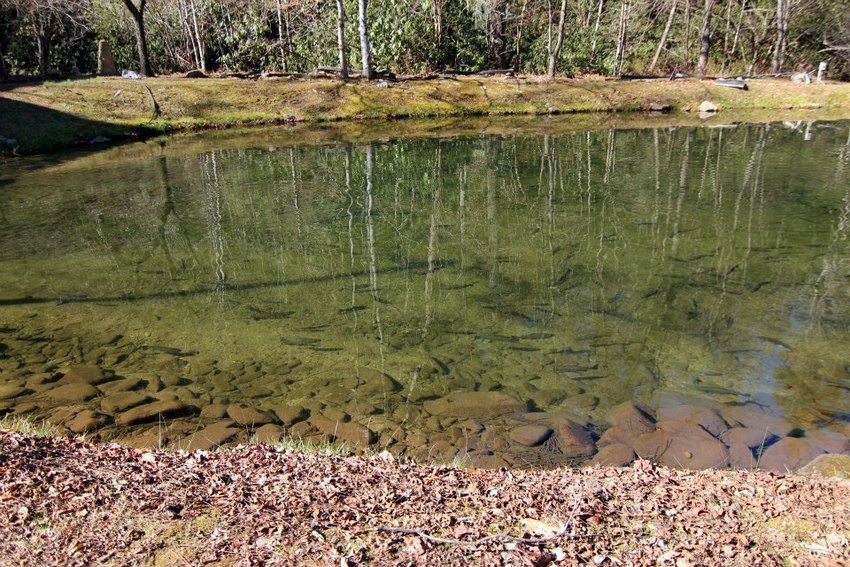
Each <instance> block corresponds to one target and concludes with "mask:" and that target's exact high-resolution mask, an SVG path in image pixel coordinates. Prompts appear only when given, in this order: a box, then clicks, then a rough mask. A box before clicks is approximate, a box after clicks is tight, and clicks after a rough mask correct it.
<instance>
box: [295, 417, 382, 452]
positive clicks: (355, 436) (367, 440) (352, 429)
mask: <svg viewBox="0 0 850 567" xmlns="http://www.w3.org/2000/svg"><path fill="white" fill-rule="evenodd" d="M309 423H310V424H311V425H313V426H314V427H315V428H316V429H318V430H319V432H320V433H322V435H325V436H327V437H331V438H333V439H337V440H339V441H343V442H345V443H348V444H349V445H353V446H354V447H358V448H363V447H366V446H367V445H370V444H371V443H374V442H375V438H376V435H375V432H374V431H372V430H371V429H369V428H368V427H365V426H363V425H360V424H359V423H354V422H349V423H340V422H338V421H333V420H331V419H328V418H326V417H324V416H321V415H316V416H313V417H311V418H310V421H309Z"/></svg>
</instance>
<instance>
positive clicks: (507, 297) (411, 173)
mask: <svg viewBox="0 0 850 567" xmlns="http://www.w3.org/2000/svg"><path fill="white" fill-rule="evenodd" d="M806 131H808V132H809V134H810V135H809V136H803V135H801V133H800V130H799V129H798V128H797V127H796V126H795V128H794V129H790V128H785V127H783V126H782V125H753V126H740V127H737V128H709V129H695V128H682V129H675V128H665V129H654V130H642V131H628V130H621V131H617V130H610V131H604V132H582V133H578V134H572V135H563V136H553V135H543V136H524V135H516V136H502V137H496V136H478V137H463V138H456V139H452V138H446V139H436V140H419V141H404V142H401V141H390V142H383V143H374V142H373V143H368V144H365V145H350V144H342V145H337V146H323V147H292V148H277V147H274V146H270V147H267V148H236V149H224V150H210V151H204V152H201V153H199V154H197V155H188V156H185V155H171V154H170V153H169V147H168V145H167V144H166V145H164V147H163V148H162V151H161V153H160V155H158V156H156V157H155V158H154V159H150V160H147V159H139V160H133V161H124V162H121V163H104V164H99V165H93V166H91V167H87V166H86V165H85V158H83V159H82V160H81V162H80V163H75V162H71V163H70V164H65V165H63V166H62V167H59V168H55V169H50V168H47V169H43V170H37V171H31V172H25V173H22V174H21V175H19V176H18V177H16V178H15V179H14V180H13V182H12V183H11V184H8V185H6V186H5V187H4V189H3V192H2V193H1V194H0V211H2V216H3V219H4V224H3V227H2V228H0V242H2V243H3V246H2V250H0V268H1V269H0V310H2V314H3V321H4V331H3V335H0V339H2V341H3V343H4V344H6V345H7V352H8V353H9V354H7V355H6V357H7V358H6V360H4V361H0V362H1V363H2V364H0V368H2V369H3V370H2V372H3V373H4V374H3V376H4V377H5V378H4V379H5V380H6V381H7V382H8V383H10V384H18V383H20V387H21V388H23V390H21V391H17V390H9V392H12V393H13V394H14V395H10V396H8V399H7V400H6V401H4V402H2V403H3V404H5V405H3V406H0V409H2V408H6V409H12V408H18V409H21V408H23V409H30V410H33V409H34V410H36V411H39V412H42V413H45V414H46V413H50V412H56V411H57V410H56V409H54V408H55V407H56V406H63V407H67V401H65V402H63V401H62V400H57V399H56V398H55V396H54V398H52V401H50V400H51V397H50V392H51V391H52V390H51V388H52V386H49V385H50V384H53V383H54V382H51V380H53V379H54V378H51V379H49V380H48V379H45V382H44V383H43V384H39V385H34V384H31V382H32V380H33V379H32V375H34V374H39V373H48V374H50V373H52V374H53V375H54V376H58V375H57V374H56V371H57V369H62V368H64V367H65V366H66V365H67V364H69V363H81V362H84V363H90V364H97V365H100V366H101V367H107V368H109V369H111V370H112V371H114V374H115V376H117V377H118V378H119V379H120V380H130V379H132V378H133V377H134V376H135V377H142V376H148V374H150V373H157V374H159V375H160V380H159V382H156V381H154V380H152V379H150V377H149V376H148V377H146V378H144V379H143V380H142V378H140V380H142V381H141V382H139V384H140V385H139V386H138V388H141V390H139V391H142V390H144V391H146V392H149V394H150V397H151V399H153V398H159V399H165V398H168V397H175V398H176V399H179V400H181V401H182V402H185V403H186V405H187V406H191V407H193V408H198V409H200V408H206V407H213V406H216V407H217V406H222V407H227V406H228V405H232V404H247V405H249V406H251V407H252V408H258V410H265V411H266V412H267V414H268V415H270V416H273V417H272V418H270V419H272V421H276V422H277V423H278V424H280V425H282V426H285V427H288V428H294V430H296V431H298V428H299V425H298V424H302V425H300V429H301V431H300V433H303V434H304V435H307V436H311V435H319V434H327V432H325V431H323V430H322V423H323V422H321V420H319V416H321V417H322V418H323V419H329V420H332V421H334V420H335V421H336V422H338V423H346V424H358V426H359V427H365V428H368V429H369V430H370V431H372V432H374V433H376V434H377V435H376V439H374V440H373V441H375V442H376V443H384V444H385V445H386V446H389V447H391V448H394V449H395V450H398V451H401V452H411V453H413V454H417V455H419V456H423V455H424V456H433V454H431V453H429V452H433V448H434V447H440V449H439V450H438V452H439V453H440V455H441V456H443V457H445V456H446V455H451V454H452V452H454V454H457V453H459V452H463V451H472V452H474V453H475V454H476V455H478V456H482V455H484V456H488V455H489V456H498V457H499V458H504V459H505V460H506V462H508V463H509V464H512V465H522V464H523V463H531V464H534V463H541V462H543V463H545V462H560V461H559V459H561V460H570V459H571V458H572V457H571V456H570V454H569V450H567V449H565V445H564V441H563V438H564V435H566V434H565V433H564V431H562V430H561V429H558V426H557V425H553V423H554V422H552V421H551V419H555V418H551V416H560V417H558V419H560V418H561V417H563V416H569V419H570V420H571V423H578V424H580V425H584V426H586V427H587V430H589V431H593V432H594V436H595V437H594V438H593V441H594V442H599V447H604V446H606V445H605V444H604V440H603V439H599V435H600V434H602V433H603V431H605V430H606V429H607V428H608V427H609V426H610V425H612V424H614V425H616V423H615V422H614V418H613V417H612V415H614V414H613V413H612V411H611V410H612V408H615V407H617V406H618V405H619V404H622V403H623V402H633V403H636V404H639V405H640V406H641V408H643V409H644V410H645V411H646V412H647V414H648V415H649V416H650V418H651V419H653V420H657V421H658V431H661V429H662V425H663V420H662V415H663V411H664V408H669V407H677V406H681V405H682V404H688V405H689V406H693V405H696V406H699V407H702V408H710V409H712V410H716V411H717V412H719V414H718V415H719V416H720V419H722V420H723V421H724V423H725V427H726V428H727V429H728V428H730V427H731V428H732V429H734V428H736V427H739V426H742V425H747V420H746V419H744V418H742V417H741V414H740V412H739V410H740V409H741V408H744V411H745V412H748V413H746V415H756V416H761V417H760V418H758V419H755V420H754V421H753V424H754V425H756V426H760V425H761V424H763V423H767V422H766V421H765V420H767V419H768V418H770V419H773V420H778V421H776V422H771V423H774V425H771V427H773V428H774V429H777V430H781V431H779V432H778V433H777V435H776V436H777V440H779V439H781V438H782V437H785V436H787V435H789V434H790V433H791V432H797V433H794V435H796V437H794V438H800V437H801V436H802V437H806V436H808V437H811V438H812V439H814V438H815V437H816V436H817V435H821V436H824V435H827V433H828V434H829V435H835V436H838V438H840V439H845V440H846V438H847V426H846V423H847V421H848V417H850V416H848V413H847V410H846V408H847V407H850V380H848V379H849V378H850V375H848V361H847V359H846V356H845V355H844V350H843V348H842V346H843V345H844V344H846V342H847V339H848V336H847V335H848V321H850V318H848V315H850V313H848V307H847V306H848V302H847V286H845V285H843V284H844V281H845V280H846V278H847V277H848V273H850V272H848V250H847V236H846V235H847V223H848V220H847V219H848V216H850V192H848V189H847V188H848V187H850V179H848V177H850V168H848V167H847V163H848V161H850V157H849V155H850V136H848V126H847V123H840V122H839V123H823V124H820V123H814V124H812V125H810V126H809V127H807V129H806ZM33 337H35V339H34V338H33ZM116 337H118V338H116ZM36 339H37V340H36ZM190 353H197V354H190ZM7 361H11V362H7ZM171 374H174V375H175V376H176V378H173V379H169V380H165V382H168V383H164V382H163V380H162V379H161V378H162V376H163V375H171ZM62 379H64V378H62ZM60 381H61V379H60ZM171 382H173V383H171ZM56 383H58V382H56ZM34 386H40V388H35V387H34ZM16 388H17V386H16ZM134 388H135V386H134ZM138 388H137V389H138ZM157 388H158V389H157ZM101 390H102V389H101ZM458 392H479V393H482V394H489V395H487V396H481V397H479V398H474V399H475V402H474V404H472V405H471V406H470V407H471V408H472V409H470V407H466V406H463V403H466V402H463V403H461V401H458V400H459V398H452V396H454V395H456V394H457V393H458ZM100 394H106V392H105V391H101V392H100ZM497 394H498V395H497ZM464 399H466V398H464ZM98 400H99V398H89V399H81V400H73V402H74V403H78V402H79V403H81V404H83V406H85V407H92V408H95V409H98V411H100V412H102V413H103V414H106V415H107V417H105V418H104V420H105V421H104V423H106V424H107V425H108V424H109V423H113V422H115V423H118V422H120V421H121V420H120V419H119V418H118V415H120V412H117V411H112V412H109V411H106V409H105V407H104V406H98V405H97V404H98V403H102V402H99V401H98ZM511 400H514V401H517V402H518V403H521V404H524V406H523V407H526V408H527V410H528V411H529V412H530V413H527V412H520V413H519V414H517V413H516V411H517V410H516V408H514V409H512V410H511V411H510V412H504V411H501V410H499V409H498V408H499V407H502V408H504V407H507V406H510V403H509V401H511ZM27 404H29V405H27ZM33 404H34V405H33ZM429 404H430V405H429ZM453 404H454V406H453ZM458 404H460V406H459V405H458ZM487 404H491V405H493V406H497V407H494V408H490V409H487V408H488V407H489V406H488V405H487ZM506 404H507V406H506ZM283 406H285V407H288V408H291V407H294V406H297V407H300V408H301V410H303V411H301V412H300V413H299V414H298V415H300V416H301V417H300V418H299V419H298V420H295V421H291V422H287V419H285V418H283V417H281V415H282V413H281V414H278V413H274V412H275V408H280V407H283ZM461 406H462V407H463V408H464V409H463V410H462V411H460V410H457V409H454V410H453V409H451V407H456V408H457V407H461ZM511 407H513V406H511ZM482 408H484V409H482ZM122 410H127V408H122ZM401 410H404V413H403V415H402V414H400V413H399V412H400V411H401ZM280 411H281V412H283V410H280ZM724 412H725V413H724ZM189 413H190V414H191V413H192V412H191V411H189ZM214 413H215V412H213V411H212V410H209V411H208V412H207V414H202V415H204V416H208V415H213V414H214ZM225 413H226V414H227V415H229V418H232V419H236V418H235V417H234V416H233V415H231V414H230V413H229V410H228V411H225ZM296 413H297V412H296ZM470 415H475V416H478V417H476V418H471V417H470ZM274 416H277V417H274ZM547 416H548V417H547ZM305 417H306V418H307V419H305ZM550 418H551V419H550ZM192 419H194V420H195V421H197V420H198V418H197V417H193V418H192ZM541 419H544V421H545V420H546V419H549V421H546V425H545V427H549V428H550V429H552V430H554V431H556V433H557V434H558V435H561V437H559V439H561V441H560V445H558V446H554V445H552V443H549V442H544V441H541V442H540V443H539V444H536V445H532V447H534V449H533V450H532V449H530V448H528V446H526V445H523V444H522V442H520V441H517V439H516V437H517V435H514V434H513V433H512V432H513V431H515V430H517V428H521V427H526V426H528V425H529V424H533V423H538V422H539V421H540V420H541ZM470 420H471V421H474V422H475V423H468V422H469V421H470ZM677 420H678V419H677ZM677 420H674V421H677ZM237 421H238V420H237ZM678 421H681V420H678ZM751 421H752V420H751ZM780 422H781V423H782V424H784V425H783V427H779V426H777V425H775V423H780ZM200 423H201V425H202V426H203V425H208V419H207V417H202V418H201V421H200ZM699 425H700V426H701V427H702V428H703V429H707V426H706V424H705V423H702V422H700V423H699ZM352 427H353V425H352ZM479 427H480V428H481V430H479V431H476V433H474V434H473V433H470V431H473V430H477V429H478V428H479ZM453 428H454V429H453ZM739 428H740V427H739ZM118 429H120V428H118ZM118 429H116V431H117V432H118V433H121V434H123V432H124V430H123V429H120V430H118ZM249 429H250V427H249ZM559 432H560V433H559ZM800 432H802V433H800ZM809 432H810V433H809ZM184 433H185V432H184ZM644 433H645V432H644ZM646 434H649V433H646ZM352 435H354V439H359V438H358V437H357V435H358V433H357V432H356V431H355V432H354V433H352ZM512 435H513V436H512ZM476 436H477V437H476ZM488 436H489V437H488ZM719 436H720V432H718V433H716V435H715V437H719ZM367 437H368V435H367ZM544 437H545V436H544ZM473 438H474V439H473ZM553 438H554V437H553ZM547 443H549V444H548V445H547ZM635 443H636V442H635ZM694 443H697V441H694ZM724 443H726V445H727V446H728V447H727V448H732V444H731V443H728V442H725V441H724ZM823 443H825V442H821V445H818V447H821V446H822V445H823ZM441 444H442V445H441ZM636 446H637V445H634V443H632V445H629V447H636ZM836 446H838V447H839V448H840V442H839V444H838V445H835V444H833V445H831V446H830V447H829V449H830V450H834V449H835V447H836ZM417 451H418V453H417ZM686 452H688V453H691V452H692V451H691V450H687V451H686ZM733 452H734V451H733ZM578 454H579V453H576V455H578ZM558 455H560V457H559V456H558ZM739 464H740V459H739Z"/></svg>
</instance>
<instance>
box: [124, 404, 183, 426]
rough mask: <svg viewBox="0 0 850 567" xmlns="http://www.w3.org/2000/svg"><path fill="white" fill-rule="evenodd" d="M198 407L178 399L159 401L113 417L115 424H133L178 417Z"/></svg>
mask: <svg viewBox="0 0 850 567" xmlns="http://www.w3.org/2000/svg"><path fill="white" fill-rule="evenodd" d="M197 410H198V408H196V407H194V406H190V405H187V404H185V403H183V402H181V401H179V400H171V401H159V402H152V403H149V404H145V405H142V406H138V407H135V408H133V409H131V410H128V411H125V412H124V413H121V414H119V415H118V416H116V417H115V424H116V425H134V424H136V423H145V422H148V421H155V420H157V419H159V417H160V416H162V417H164V418H171V417H179V416H184V415H190V414H194V413H197Z"/></svg>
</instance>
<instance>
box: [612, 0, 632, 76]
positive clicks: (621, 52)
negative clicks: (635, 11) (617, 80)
mask: <svg viewBox="0 0 850 567" xmlns="http://www.w3.org/2000/svg"><path fill="white" fill-rule="evenodd" d="M631 8H632V6H631V4H630V3H629V2H624V3H623V5H622V6H621V7H620V28H619V30H618V33H617V53H616V56H615V58H614V61H615V63H614V75H616V76H617V77H619V76H620V75H622V74H623V60H624V59H625V55H626V38H627V35H628V28H629V12H631Z"/></svg>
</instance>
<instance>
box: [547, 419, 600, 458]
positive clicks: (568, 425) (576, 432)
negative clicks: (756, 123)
mask: <svg viewBox="0 0 850 567" xmlns="http://www.w3.org/2000/svg"><path fill="white" fill-rule="evenodd" d="M552 426H553V428H554V429H555V433H556V434H557V435H558V446H559V447H560V448H561V452H562V453H563V455H564V457H566V458H568V459H577V458H585V457H589V456H591V455H593V454H594V453H596V444H595V443H594V442H593V438H592V437H591V436H590V433H588V432H587V430H586V429H585V428H584V427H582V426H581V425H579V424H577V423H575V422H574V421H571V420H569V419H566V418H562V419H559V420H556V421H555V422H554V423H552Z"/></svg>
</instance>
